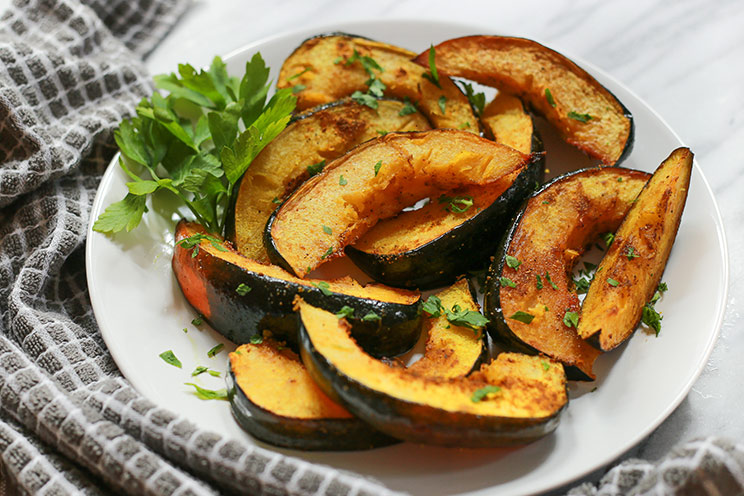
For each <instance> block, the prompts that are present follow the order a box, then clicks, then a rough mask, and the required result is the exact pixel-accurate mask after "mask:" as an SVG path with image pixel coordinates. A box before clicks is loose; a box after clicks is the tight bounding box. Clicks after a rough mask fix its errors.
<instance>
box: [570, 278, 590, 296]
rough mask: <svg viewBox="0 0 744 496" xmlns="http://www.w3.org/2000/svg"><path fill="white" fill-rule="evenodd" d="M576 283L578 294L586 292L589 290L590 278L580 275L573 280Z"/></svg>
mask: <svg viewBox="0 0 744 496" xmlns="http://www.w3.org/2000/svg"><path fill="white" fill-rule="evenodd" d="M573 282H574V285H575V286H576V293H577V294H585V293H586V292H587V291H589V285H590V283H589V280H588V279H587V278H586V277H580V278H578V279H574V280H573Z"/></svg>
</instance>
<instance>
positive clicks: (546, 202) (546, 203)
mask: <svg viewBox="0 0 744 496" xmlns="http://www.w3.org/2000/svg"><path fill="white" fill-rule="evenodd" d="M542 204H543V205H550V200H543V202H542Z"/></svg>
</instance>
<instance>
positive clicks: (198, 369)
mask: <svg viewBox="0 0 744 496" xmlns="http://www.w3.org/2000/svg"><path fill="white" fill-rule="evenodd" d="M204 372H207V373H208V374H209V375H211V376H212V377H219V376H220V373H219V372H217V371H216V370H209V367H204V366H203V365H199V366H198V367H196V368H195V369H194V371H193V372H192V373H191V377H196V376H197V375H201V374H203V373H204Z"/></svg>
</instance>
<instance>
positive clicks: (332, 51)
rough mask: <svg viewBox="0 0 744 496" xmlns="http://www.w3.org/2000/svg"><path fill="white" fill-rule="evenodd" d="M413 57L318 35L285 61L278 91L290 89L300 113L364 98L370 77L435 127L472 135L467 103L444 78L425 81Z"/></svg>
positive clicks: (388, 47) (359, 41)
mask: <svg viewBox="0 0 744 496" xmlns="http://www.w3.org/2000/svg"><path fill="white" fill-rule="evenodd" d="M355 53H356V54H358V55H355ZM415 56H416V54H415V53H414V52H411V51H408V50H405V49H403V48H400V47H396V46H394V45H389V44H387V43H381V42H378V41H373V40H370V39H368V38H362V37H359V36H354V35H350V34H343V33H332V34H325V35H319V36H315V37H313V38H310V39H308V40H306V41H305V42H304V43H302V45H300V46H299V47H297V49H295V51H294V52H293V53H292V54H291V55H290V56H289V57H287V59H286V60H285V61H284V64H283V65H282V68H281V71H280V72H279V79H278V80H277V88H294V90H293V91H294V92H295V95H296V96H297V109H298V110H304V109H307V108H310V107H314V106H316V105H322V104H324V103H329V102H333V101H336V100H339V99H341V98H345V97H349V96H352V95H353V94H354V93H355V92H357V91H358V92H360V93H366V92H367V91H368V88H369V82H370V79H371V78H370V72H371V74H373V75H374V76H375V78H376V79H377V80H379V81H381V82H382V83H383V84H384V85H385V89H384V90H383V94H384V95H385V96H386V97H392V98H396V99H398V100H404V99H408V100H409V101H410V102H411V103H412V104H414V105H415V106H416V107H417V108H418V109H419V110H420V111H421V113H423V114H424V115H425V116H426V118H427V119H429V121H430V122H431V123H432V125H434V127H437V128H443V129H466V130H468V131H470V132H473V133H476V134H477V133H478V125H477V124H478V119H477V118H476V117H475V114H473V110H472V108H471V106H470V102H469V101H468V98H467V97H466V96H465V95H464V94H463V93H462V92H461V91H460V89H459V88H458V87H457V85H456V84H455V83H454V82H453V81H452V80H451V79H450V78H448V77H446V76H441V77H440V78H439V86H441V87H438V86H437V85H436V84H434V83H433V82H431V81H430V80H428V79H426V78H425V77H424V74H425V73H427V72H428V70H427V69H424V68H422V67H420V66H419V65H418V64H416V63H414V62H412V61H411V59H412V58H413V57H415ZM380 69H382V70H380ZM368 70H369V71H370V72H368ZM372 105H374V103H372Z"/></svg>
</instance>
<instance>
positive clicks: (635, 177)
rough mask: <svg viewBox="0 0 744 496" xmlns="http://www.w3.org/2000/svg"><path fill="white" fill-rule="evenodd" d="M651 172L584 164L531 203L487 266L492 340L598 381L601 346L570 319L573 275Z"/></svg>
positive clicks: (574, 306) (574, 304)
mask: <svg viewBox="0 0 744 496" xmlns="http://www.w3.org/2000/svg"><path fill="white" fill-rule="evenodd" d="M649 177H650V175H649V174H647V173H645V172H640V171H633V170H630V169H621V168H617V167H607V168H603V169H596V168H595V169H585V170H582V171H577V172H573V173H569V174H566V175H563V176H560V177H558V178H556V179H554V180H553V181H552V182H550V183H548V184H547V185H545V186H544V187H543V188H542V189H541V190H540V191H539V192H538V193H536V194H535V195H534V196H533V197H532V198H530V199H529V200H528V201H527V203H526V205H525V207H524V209H523V210H522V211H521V212H520V213H519V214H518V215H517V217H516V218H515V220H514V222H513V224H512V226H511V228H510V229H509V230H508V232H507V234H506V236H505V237H504V240H503V242H502V246H501V247H500V249H499V251H498V253H497V254H496V256H495V257H494V261H493V263H492V264H491V267H490V268H489V271H488V277H487V280H486V290H485V298H484V310H485V315H486V317H488V319H489V320H490V323H489V329H488V330H489V332H490V333H491V336H492V337H493V338H494V339H496V340H499V341H500V342H501V343H504V344H505V345H506V346H508V347H510V348H512V349H516V350H519V351H523V352H526V353H542V354H545V355H548V356H550V357H552V358H553V359H555V360H558V361H560V362H562V363H563V364H564V365H566V366H567V367H568V368H567V371H566V372H567V374H568V375H569V377H571V378H575V379H580V380H587V379H594V377H595V376H594V372H593V370H592V366H593V364H594V361H595V360H596V358H597V357H598V356H599V354H600V352H599V350H597V349H596V348H594V347H593V346H591V345H590V344H589V343H587V342H586V341H584V340H583V339H581V338H580V337H579V335H578V334H577V332H576V328H575V323H574V322H572V320H571V318H570V317H571V315H573V314H576V315H577V316H578V314H579V312H580V306H579V305H580V304H579V297H578V295H577V294H576V292H575V291H574V290H573V283H572V282H571V281H570V280H569V278H568V275H569V274H571V269H572V267H573V266H574V263H575V262H576V260H577V259H578V257H580V256H581V254H582V253H584V251H585V250H586V246H588V245H590V244H591V243H592V242H593V241H594V240H595V239H597V238H598V237H599V235H600V234H601V233H604V232H608V231H609V232H614V231H615V230H616V229H617V227H618V226H619V225H620V223H621V222H622V220H623V218H625V215H626V214H627V213H628V211H629V210H630V207H631V205H632V204H633V201H634V199H635V198H636V196H638V193H639V192H640V191H641V189H643V186H644V185H645V184H646V181H648V179H649ZM600 274H601V273H600Z"/></svg>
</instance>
